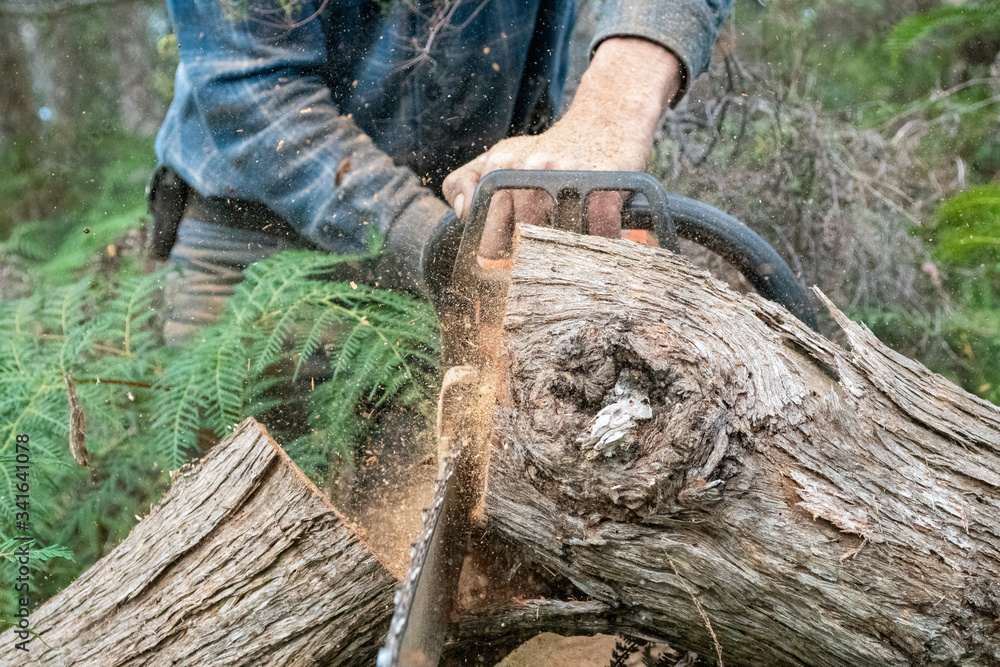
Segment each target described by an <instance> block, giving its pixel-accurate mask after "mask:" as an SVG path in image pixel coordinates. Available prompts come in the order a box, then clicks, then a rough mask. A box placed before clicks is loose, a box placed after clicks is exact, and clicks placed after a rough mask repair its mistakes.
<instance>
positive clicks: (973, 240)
mask: <svg viewBox="0 0 1000 667" xmlns="http://www.w3.org/2000/svg"><path fill="white" fill-rule="evenodd" d="M933 235H934V250H935V255H936V256H937V258H938V259H940V260H943V261H945V262H948V263H950V264H952V265H954V266H955V267H961V268H966V269H981V270H983V271H984V273H986V274H993V275H996V274H1000V263H998V262H1000V186H998V185H995V184H991V185H983V186H980V187H976V188H972V189H970V190H966V191H965V192H961V193H959V194H957V195H955V196H954V197H951V198H950V199H947V200H945V202H944V203H943V204H942V206H941V210H940V213H939V216H938V225H937V228H936V229H935V231H934V234H933ZM984 277H985V276H984Z"/></svg>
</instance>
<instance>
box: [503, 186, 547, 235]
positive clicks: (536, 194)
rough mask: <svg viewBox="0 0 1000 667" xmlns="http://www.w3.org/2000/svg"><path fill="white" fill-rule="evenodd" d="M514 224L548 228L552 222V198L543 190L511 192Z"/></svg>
mask: <svg viewBox="0 0 1000 667" xmlns="http://www.w3.org/2000/svg"><path fill="white" fill-rule="evenodd" d="M511 195H512V198H513V205H514V222H516V223H517V224H521V225H536V226H539V227H548V226H549V225H550V224H551V222H552V198H551V197H549V195H548V193H547V192H545V191H544V190H512V191H511Z"/></svg>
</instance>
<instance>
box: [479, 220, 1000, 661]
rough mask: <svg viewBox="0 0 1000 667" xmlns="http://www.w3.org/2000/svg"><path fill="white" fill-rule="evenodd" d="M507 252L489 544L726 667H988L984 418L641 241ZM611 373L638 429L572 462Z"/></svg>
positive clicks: (543, 236) (937, 383) (987, 409)
mask: <svg viewBox="0 0 1000 667" xmlns="http://www.w3.org/2000/svg"><path fill="white" fill-rule="evenodd" d="M517 253H518V254H517V260H516V262H515V268H514V271H513V277H512V283H511V287H510V292H509V296H508V310H507V314H506V319H505V329H506V338H507V339H506V346H507V352H508V357H507V360H506V362H505V363H506V381H505V383H504V384H505V387H506V389H505V392H506V398H505V400H504V401H502V402H501V405H500V406H499V408H498V413H497V418H496V424H495V428H496V431H495V442H496V446H495V447H493V449H492V453H491V460H490V462H489V473H488V483H487V489H486V494H485V499H484V502H483V504H482V507H481V512H482V520H483V521H484V523H485V526H486V528H487V530H488V531H489V532H490V533H492V534H493V535H497V536H499V537H500V538H502V539H503V540H505V541H506V542H508V543H510V544H511V545H514V547H515V548H516V549H518V550H520V552H521V553H522V554H523V558H524V559H525V560H527V561H533V562H536V563H540V564H541V565H543V566H544V567H545V568H547V569H549V570H551V571H552V572H554V573H556V574H559V575H562V576H564V577H567V578H569V579H570V580H572V581H573V582H574V583H575V584H576V585H577V586H578V587H579V589H580V590H581V591H583V592H584V593H586V594H587V595H588V596H590V598H591V599H592V600H593V601H596V602H601V603H604V604H605V605H607V606H608V607H609V608H614V612H615V616H616V618H617V619H619V621H620V622H624V623H625V624H626V625H631V626H633V627H635V628H638V629H639V631H640V632H641V634H643V635H645V636H650V637H655V638H658V639H662V640H666V641H669V642H670V643H671V645H673V646H675V647H677V648H690V649H693V650H697V651H698V652H699V653H701V654H702V655H707V656H713V655H715V654H716V644H715V640H714V639H713V638H712V637H711V633H713V632H714V635H715V637H717V639H718V647H719V650H721V654H722V656H723V658H724V660H725V663H726V664H727V665H733V664H745V665H759V664H772V665H812V666H817V667H825V666H834V665H836V666H844V665H910V664H934V665H998V664H1000V493H998V485H1000V410H998V409H997V408H996V407H995V406H993V405H991V404H989V403H986V402H985V401H982V400H980V399H978V398H976V397H974V396H972V395H970V394H968V393H966V392H964V391H962V390H961V389H959V388H958V387H956V386H954V385H952V384H951V383H949V382H948V381H947V380H945V379H944V378H942V377H940V376H937V375H934V374H932V373H930V372H929V371H928V370H927V369H925V368H924V367H923V366H921V365H920V364H918V363H916V362H913V361H910V360H908V359H906V358H904V357H902V356H900V355H898V354H896V353H895V352H893V351H891V350H889V349H888V348H886V347H885V346H883V345H882V344H881V343H879V341H878V340H877V339H876V338H875V337H874V336H873V335H872V334H871V333H870V332H869V331H868V330H867V329H865V328H864V327H862V326H859V325H857V324H854V323H852V322H850V321H849V320H848V319H847V318H846V317H845V316H844V315H843V314H842V313H840V312H839V311H838V310H836V308H834V307H833V305H832V304H830V303H829V302H827V303H826V305H827V306H828V307H829V309H830V310H831V312H832V314H833V316H834V318H835V320H836V322H837V323H838V325H839V326H840V327H841V328H842V330H843V333H844V335H845V337H846V339H847V341H848V342H849V344H850V351H845V350H843V349H841V348H840V347H838V346H836V345H834V344H832V343H830V342H829V341H827V340H826V339H825V338H823V337H821V336H819V335H817V334H815V333H813V332H812V331H810V330H808V329H807V328H806V327H805V326H804V325H802V324H801V323H799V322H798V321H797V320H795V319H794V318H791V317H790V316H789V315H788V314H787V313H786V312H785V311H784V310H783V309H781V308H779V307H777V306H775V305H773V304H771V303H768V302H766V301H764V300H762V299H760V298H758V297H756V296H755V295H751V296H749V297H739V296H737V295H735V294H733V293H732V292H730V291H729V290H727V289H726V288H725V287H724V286H723V285H722V284H721V283H718V282H716V281H714V280H713V279H711V278H710V277H709V276H707V274H705V273H703V272H702V271H700V270H698V269H695V268H693V267H692V266H691V265H690V264H688V263H687V262H686V261H684V260H683V259H680V258H677V257H673V256H670V255H668V254H666V253H663V252H661V251H658V250H656V249H652V248H647V247H644V246H640V245H638V244H630V243H626V242H620V241H607V240H603V239H597V238H592V237H579V236H570V235H567V234H564V233H561V232H556V231H552V230H544V229H539V228H524V229H522V230H521V231H520V239H519V245H518V251H517ZM581 267H585V268H581ZM820 298H823V297H822V296H821V297H820ZM623 378H624V379H625V380H629V381H630V382H632V383H633V384H634V383H636V382H638V384H639V389H638V391H640V393H641V392H645V394H646V395H647V396H648V402H649V405H650V407H651V413H652V417H651V418H650V419H639V420H636V421H635V422H634V424H635V425H634V427H632V429H631V435H633V436H634V437H635V439H636V442H635V443H634V444H632V445H631V446H629V447H622V448H618V449H617V450H616V449H614V448H612V455H611V456H608V457H605V456H603V455H602V456H598V457H597V458H596V459H589V458H587V457H586V455H585V452H584V451H582V450H581V442H579V441H578V438H582V439H586V438H585V436H587V435H589V434H590V433H591V426H590V423H591V420H592V419H593V418H594V416H595V414H596V413H597V412H598V410H599V409H601V408H602V405H604V404H605V403H607V402H608V401H611V400H616V399H617V398H619V397H620V393H619V394H615V392H614V386H615V385H616V383H620V382H622V381H623ZM626 384H627V383H626ZM637 395H639V394H637ZM709 626H710V628H711V629H709Z"/></svg>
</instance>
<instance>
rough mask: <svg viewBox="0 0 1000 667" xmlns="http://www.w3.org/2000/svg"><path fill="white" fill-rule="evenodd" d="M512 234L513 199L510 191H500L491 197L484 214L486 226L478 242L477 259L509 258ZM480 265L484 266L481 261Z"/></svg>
mask: <svg viewBox="0 0 1000 667" xmlns="http://www.w3.org/2000/svg"><path fill="white" fill-rule="evenodd" d="M513 234H514V198H513V196H512V192H511V191H510V190H501V191H500V192H497V193H496V194H495V195H493V200H492V201H491V202H490V208H489V211H488V212H487V213H486V226H485V227H484V228H483V237H482V240H481V241H480V242H479V258H480V259H484V260H487V261H495V260H501V259H507V258H509V257H510V252H511V238H512V237H513ZM480 265H483V266H485V265H484V264H483V262H482V261H480Z"/></svg>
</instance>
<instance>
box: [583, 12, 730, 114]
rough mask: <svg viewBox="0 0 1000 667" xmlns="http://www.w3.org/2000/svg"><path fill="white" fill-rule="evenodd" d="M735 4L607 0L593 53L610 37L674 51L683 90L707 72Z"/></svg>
mask: <svg viewBox="0 0 1000 667" xmlns="http://www.w3.org/2000/svg"><path fill="white" fill-rule="evenodd" d="M732 4H733V0H607V1H606V2H605V4H604V8H603V10H602V12H601V20H600V22H599V23H598V25H597V31H596V33H595V34H594V39H593V41H592V42H591V53H593V52H594V50H596V49H597V47H598V46H599V45H600V43H601V42H603V41H604V40H606V39H608V38H609V37H642V38H644V39H648V40H650V41H652V42H656V43H657V44H659V45H661V46H663V47H664V48H666V49H668V50H669V51H671V52H672V53H673V54H674V55H675V56H677V59H678V60H679V61H680V63H681V66H682V70H683V71H682V73H681V78H682V83H681V90H680V91H679V92H678V94H677V96H676V97H675V98H674V100H673V104H676V103H677V102H678V101H679V100H680V98H681V97H683V95H684V93H685V92H686V91H687V86H688V85H689V83H690V82H691V81H693V80H694V79H695V77H697V76H698V75H699V74H701V73H702V72H704V71H705V70H706V69H707V68H708V61H709V58H710V57H711V54H712V46H713V45H714V44H715V40H716V38H717V37H718V33H719V28H720V26H721V25H722V22H723V21H724V20H725V18H726V16H727V15H728V14H729V12H730V10H731V9H732Z"/></svg>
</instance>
